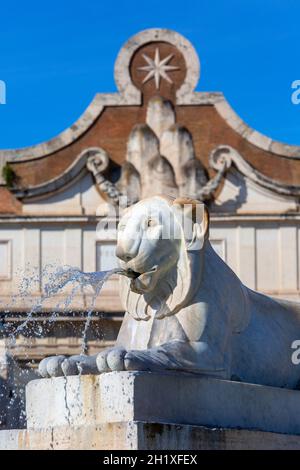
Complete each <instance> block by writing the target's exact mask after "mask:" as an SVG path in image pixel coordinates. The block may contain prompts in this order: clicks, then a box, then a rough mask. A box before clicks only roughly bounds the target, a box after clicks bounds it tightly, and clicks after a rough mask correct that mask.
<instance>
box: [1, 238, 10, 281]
mask: <svg viewBox="0 0 300 470" xmlns="http://www.w3.org/2000/svg"><path fill="white" fill-rule="evenodd" d="M10 277H11V242H10V240H0V280H1V279H10Z"/></svg>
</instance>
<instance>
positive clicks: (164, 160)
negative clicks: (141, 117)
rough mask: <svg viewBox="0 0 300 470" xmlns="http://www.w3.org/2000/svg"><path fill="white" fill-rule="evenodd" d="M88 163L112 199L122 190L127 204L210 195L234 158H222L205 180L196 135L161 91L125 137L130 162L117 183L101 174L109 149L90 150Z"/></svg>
mask: <svg viewBox="0 0 300 470" xmlns="http://www.w3.org/2000/svg"><path fill="white" fill-rule="evenodd" d="M89 152H91V153H92V156H90V157H88V160H87V168H88V169H89V170H90V171H91V172H92V173H93V175H94V177H95V181H96V183H97V184H98V186H99V189H100V190H101V191H102V192H104V193H105V194H107V196H108V197H109V198H110V199H111V200H112V202H113V203H118V202H119V198H120V196H121V195H125V196H127V199H128V203H129V205H131V204H133V203H136V202H137V201H139V200H141V199H143V198H146V197H151V196H155V195H157V194H162V195H166V196H171V197H175V198H176V197H190V198H194V199H198V200H200V201H204V200H209V199H210V198H211V197H212V196H213V193H214V192H215V191H216V189H217V188H218V186H219V184H220V182H221V179H222V177H223V175H224V174H225V172H226V170H227V169H228V168H229V166H230V164H231V160H230V159H227V160H225V159H224V158H223V157H222V159H221V160H222V161H221V160H220V162H219V165H218V168H216V167H215V163H214V168H215V169H217V174H216V176H215V177H214V178H212V179H211V180H208V179H207V176H206V171H205V169H204V167H203V165H202V164H201V162H200V161H199V160H198V159H197V158H196V156H195V150H194V145H193V138H192V135H191V134H190V132H189V131H188V129H186V128H185V127H183V126H181V125H179V124H177V123H176V117H175V111H174V108H173V105H172V103H171V102H170V101H168V100H165V99H164V98H162V97H161V96H154V97H153V98H151V99H150V100H149V103H148V107H147V114H146V124H138V125H136V126H134V128H133V129H132V131H131V133H130V135H129V139H128V142H127V154H126V161H125V163H124V165H123V167H122V171H121V177H120V179H119V181H118V182H117V184H116V185H114V184H113V183H111V182H110V181H108V180H107V179H106V178H105V177H104V175H103V173H104V172H105V171H106V170H107V168H108V164H109V156H108V154H107V153H106V152H105V151H104V150H101V149H94V150H93V149H89Z"/></svg>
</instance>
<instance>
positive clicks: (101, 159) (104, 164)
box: [86, 148, 122, 204]
mask: <svg viewBox="0 0 300 470" xmlns="http://www.w3.org/2000/svg"><path fill="white" fill-rule="evenodd" d="M108 166H109V156H108V153H107V152H105V150H103V149H101V148H91V149H88V150H87V151H86V167H87V169H88V170H89V171H90V172H91V173H92V174H93V176H94V178H95V181H96V183H97V185H98V187H99V189H100V191H101V192H103V193H105V194H107V196H108V197H109V198H110V199H111V200H112V201H113V202H114V203H115V204H118V202H119V199H120V197H121V195H122V193H121V192H120V191H119V190H118V189H117V188H116V186H115V185H114V184H113V183H112V182H111V181H109V180H108V179H106V178H105V176H104V174H103V173H105V171H106V170H107V169H108Z"/></svg>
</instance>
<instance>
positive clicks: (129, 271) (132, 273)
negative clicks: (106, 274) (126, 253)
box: [124, 268, 141, 279]
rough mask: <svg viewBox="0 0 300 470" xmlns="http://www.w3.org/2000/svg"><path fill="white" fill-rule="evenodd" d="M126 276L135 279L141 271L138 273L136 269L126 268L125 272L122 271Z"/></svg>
mask: <svg viewBox="0 0 300 470" xmlns="http://www.w3.org/2000/svg"><path fill="white" fill-rule="evenodd" d="M124 274H125V275H126V276H127V277H130V278H131V279H136V278H138V277H139V276H140V275H141V273H138V272H136V271H134V270H133V269H130V268H129V269H126V271H125V273H124Z"/></svg>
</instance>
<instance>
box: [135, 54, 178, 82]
mask: <svg viewBox="0 0 300 470" xmlns="http://www.w3.org/2000/svg"><path fill="white" fill-rule="evenodd" d="M143 57H144V59H145V61H146V62H147V64H148V65H144V66H143V67H138V70H143V71H145V72H148V73H147V75H146V77H145V78H144V80H143V83H146V82H148V81H149V80H151V79H152V78H154V81H155V87H156V89H157V90H158V89H159V85H160V79H161V78H164V79H165V80H166V81H167V82H169V83H173V82H172V80H171V79H170V77H169V76H168V74H167V72H172V71H173V70H179V67H177V66H176V65H168V63H169V62H170V60H171V59H172V57H174V54H170V55H168V56H167V57H165V58H164V59H162V60H161V59H160V54H159V49H158V48H156V49H155V56H154V60H153V59H151V58H150V57H149V56H147V55H146V54H143Z"/></svg>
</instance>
